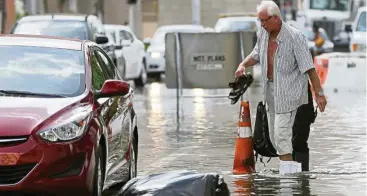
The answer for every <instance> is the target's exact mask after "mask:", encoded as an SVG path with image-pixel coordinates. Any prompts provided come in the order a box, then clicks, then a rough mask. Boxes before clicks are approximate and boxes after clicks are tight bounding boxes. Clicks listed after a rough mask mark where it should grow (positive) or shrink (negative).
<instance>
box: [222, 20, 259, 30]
mask: <svg viewBox="0 0 367 196" xmlns="http://www.w3.org/2000/svg"><path fill="white" fill-rule="evenodd" d="M215 30H216V31H217V32H238V31H250V32H256V31H257V27H256V22H254V21H249V20H233V21H229V20H227V21H226V20H219V21H218V22H217V24H216V25H215Z"/></svg>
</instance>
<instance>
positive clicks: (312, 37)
mask: <svg viewBox="0 0 367 196" xmlns="http://www.w3.org/2000/svg"><path fill="white" fill-rule="evenodd" d="M303 34H304V35H305V36H306V37H307V39H308V40H309V41H313V40H315V33H314V32H313V31H312V30H308V31H304V32H303ZM320 35H321V37H322V38H323V39H324V40H330V39H329V36H327V35H326V33H325V32H324V31H320Z"/></svg>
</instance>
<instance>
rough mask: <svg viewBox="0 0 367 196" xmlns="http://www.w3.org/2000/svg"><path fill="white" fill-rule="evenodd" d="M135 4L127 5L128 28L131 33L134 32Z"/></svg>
mask: <svg viewBox="0 0 367 196" xmlns="http://www.w3.org/2000/svg"><path fill="white" fill-rule="evenodd" d="M134 15H135V4H130V5H129V26H130V28H131V30H132V31H133V32H135V20H134V18H135V17H134Z"/></svg>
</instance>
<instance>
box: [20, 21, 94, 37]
mask: <svg viewBox="0 0 367 196" xmlns="http://www.w3.org/2000/svg"><path fill="white" fill-rule="evenodd" d="M13 33H14V34H31V35H49V36H60V37H66V38H75V39H81V40H87V39H88V29H87V24H86V22H81V21H63V20H42V21H27V22H21V23H19V24H17V26H16V27H15V29H14V30H13Z"/></svg>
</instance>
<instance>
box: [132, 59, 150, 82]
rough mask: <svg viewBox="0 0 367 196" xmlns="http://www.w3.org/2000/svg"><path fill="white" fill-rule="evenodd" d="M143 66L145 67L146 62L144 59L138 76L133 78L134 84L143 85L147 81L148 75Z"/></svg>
mask: <svg viewBox="0 0 367 196" xmlns="http://www.w3.org/2000/svg"><path fill="white" fill-rule="evenodd" d="M145 67H146V63H145V60H143V62H142V66H141V70H140V75H139V78H137V79H135V80H134V83H135V86H137V87H144V85H145V84H146V83H147V78H148V76H147V71H146V69H145Z"/></svg>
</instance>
